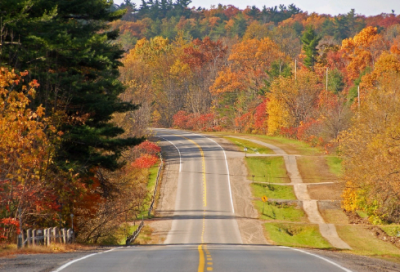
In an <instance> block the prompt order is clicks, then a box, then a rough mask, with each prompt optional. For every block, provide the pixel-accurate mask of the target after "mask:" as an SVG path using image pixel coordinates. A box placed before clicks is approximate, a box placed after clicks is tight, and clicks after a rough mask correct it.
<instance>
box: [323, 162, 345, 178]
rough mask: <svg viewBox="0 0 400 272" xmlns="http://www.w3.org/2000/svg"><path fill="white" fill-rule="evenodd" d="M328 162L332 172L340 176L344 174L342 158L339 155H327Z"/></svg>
mask: <svg viewBox="0 0 400 272" xmlns="http://www.w3.org/2000/svg"><path fill="white" fill-rule="evenodd" d="M326 162H327V163H328V166H329V170H330V171H331V173H332V174H335V175H336V176H338V177H340V176H342V174H343V167H342V159H341V158H339V157H326Z"/></svg>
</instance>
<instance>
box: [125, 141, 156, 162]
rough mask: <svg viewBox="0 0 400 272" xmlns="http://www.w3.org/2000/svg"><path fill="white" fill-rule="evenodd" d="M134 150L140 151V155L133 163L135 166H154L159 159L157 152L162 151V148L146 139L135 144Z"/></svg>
mask: <svg viewBox="0 0 400 272" xmlns="http://www.w3.org/2000/svg"><path fill="white" fill-rule="evenodd" d="M134 150H135V151H136V152H139V153H140V157H139V158H137V159H136V160H135V161H134V162H133V163H132V164H131V165H132V166H133V167H135V168H150V167H152V166H153V165H154V164H156V163H157V161H158V156H157V153H159V152H161V148H160V147H159V146H158V145H156V144H155V143H152V142H150V141H144V142H143V143H141V144H140V145H138V146H135V148H134Z"/></svg>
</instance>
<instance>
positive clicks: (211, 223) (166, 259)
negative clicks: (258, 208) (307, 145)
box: [55, 129, 350, 272]
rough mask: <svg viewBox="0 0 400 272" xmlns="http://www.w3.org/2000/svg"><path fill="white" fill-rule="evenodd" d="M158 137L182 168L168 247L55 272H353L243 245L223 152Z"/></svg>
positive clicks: (163, 133)
mask: <svg viewBox="0 0 400 272" xmlns="http://www.w3.org/2000/svg"><path fill="white" fill-rule="evenodd" d="M155 131H156V132H157V136H158V137H160V138H162V139H163V140H164V141H168V143H170V144H171V145H174V146H175V148H176V158H174V160H173V163H179V164H180V168H179V169H180V170H179V171H180V172H179V178H178V191H177V197H176V202H175V212H174V216H173V219H174V220H173V223H172V228H171V230H170V232H169V234H168V236H167V239H166V240H165V244H164V245H156V246H132V247H123V248H116V249H113V250H111V251H106V252H103V253H100V254H93V255H88V256H85V257H83V258H81V259H76V260H73V261H72V262H68V263H66V264H65V265H63V266H61V267H59V268H58V269H57V270H55V271H64V272H67V271H68V272H75V271H96V272H102V271H198V272H200V271H279V272H290V271H296V272H301V271H304V272H306V271H307V272H311V271H324V272H334V271H335V272H336V271H350V270H348V269H346V268H344V267H342V266H340V265H339V264H337V263H334V262H332V261H330V260H328V259H326V258H323V257H320V256H318V255H313V254H310V253H308V252H305V251H301V250H296V249H290V248H286V247H277V246H266V245H243V244H242V240H241V236H240V232H239V228H238V224H237V222H236V219H235V213H234V207H233V201H232V195H231V190H230V180H229V169H228V165H227V161H226V157H225V152H224V151H223V149H222V148H221V147H220V146H219V145H218V144H217V143H216V142H214V141H213V140H212V139H209V138H206V137H203V136H201V135H196V134H192V133H188V132H184V131H178V130H167V129H156V130H155Z"/></svg>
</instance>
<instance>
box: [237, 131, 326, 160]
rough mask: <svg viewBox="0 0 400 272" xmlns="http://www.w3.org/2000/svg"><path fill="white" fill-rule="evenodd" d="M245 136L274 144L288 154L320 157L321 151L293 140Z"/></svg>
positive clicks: (276, 137) (277, 137) (252, 135)
mask: <svg viewBox="0 0 400 272" xmlns="http://www.w3.org/2000/svg"><path fill="white" fill-rule="evenodd" d="M244 135H246V136H251V137H253V138H258V139H259V140H261V141H262V140H267V142H268V143H271V144H274V145H276V146H278V147H280V148H282V149H283V150H285V151H286V152H287V153H288V154H299V155H308V156H312V155H321V153H322V151H321V150H320V149H319V148H317V147H312V146H310V145H309V144H307V143H305V142H301V141H298V140H294V139H289V138H285V137H279V136H266V135H254V134H244Z"/></svg>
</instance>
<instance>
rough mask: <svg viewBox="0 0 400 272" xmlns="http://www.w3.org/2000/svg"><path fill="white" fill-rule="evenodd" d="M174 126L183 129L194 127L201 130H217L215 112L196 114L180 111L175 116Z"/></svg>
mask: <svg viewBox="0 0 400 272" xmlns="http://www.w3.org/2000/svg"><path fill="white" fill-rule="evenodd" d="M173 119H174V122H173V126H174V127H177V128H183V129H194V130H200V131H217V130H218V129H217V128H216V125H215V124H216V120H215V115H214V113H205V114H194V113H187V112H185V111H178V112H177V113H176V114H175V115H174V116H173Z"/></svg>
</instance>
